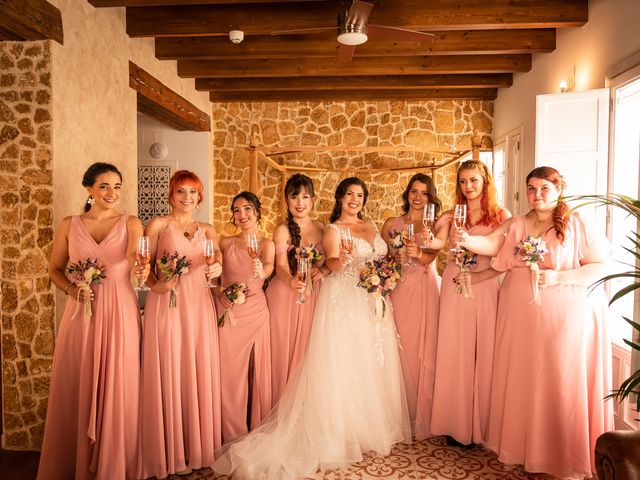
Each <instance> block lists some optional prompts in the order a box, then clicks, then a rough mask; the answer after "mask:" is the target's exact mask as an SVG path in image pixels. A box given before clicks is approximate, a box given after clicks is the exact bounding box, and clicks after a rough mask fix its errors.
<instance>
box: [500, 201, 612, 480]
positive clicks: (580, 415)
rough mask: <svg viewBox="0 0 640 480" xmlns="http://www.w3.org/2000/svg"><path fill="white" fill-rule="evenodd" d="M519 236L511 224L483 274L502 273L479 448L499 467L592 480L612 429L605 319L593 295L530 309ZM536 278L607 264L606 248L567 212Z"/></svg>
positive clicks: (582, 290) (566, 290) (578, 293)
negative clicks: (598, 451)
mask: <svg viewBox="0 0 640 480" xmlns="http://www.w3.org/2000/svg"><path fill="white" fill-rule="evenodd" d="M527 235H528V233H527V230H526V225H525V217H524V215H519V216H517V217H515V218H514V220H513V223H512V224H511V225H510V227H509V230H508V232H507V236H506V239H505V242H504V245H503V246H502V248H501V250H500V252H499V253H498V255H497V257H496V258H495V259H494V260H493V262H492V266H493V268H495V269H496V270H500V271H506V272H507V274H506V276H505V279H504V282H503V284H502V287H501V289H500V294H499V301H498V319H497V325H496V352H495V357H494V372H493V382H492V392H491V406H490V414H489V433H488V439H487V445H488V446H489V448H491V449H492V450H494V451H495V452H497V453H498V456H499V460H500V461H501V462H503V463H510V464H523V465H524V468H525V470H527V471H529V472H544V473H548V474H551V475H553V476H555V477H558V478H572V479H576V478H585V477H591V475H592V471H594V447H595V442H596V439H597V438H598V436H599V435H600V434H602V433H604V432H605V431H607V430H610V429H611V428H612V427H613V407H612V404H611V401H610V400H609V401H604V400H603V399H604V397H605V396H606V395H607V394H608V393H609V392H610V389H611V342H610V338H609V333H608V321H609V318H608V317H609V312H608V308H607V301H606V297H605V294H604V291H603V290H602V288H601V287H599V288H597V289H595V290H593V291H590V290H589V288H588V287H585V286H579V285H565V284H560V285H556V286H552V287H547V288H545V289H543V290H541V300H542V303H541V305H537V304H535V303H532V298H533V293H532V287H531V278H530V277H531V275H530V269H529V268H528V267H527V266H526V265H525V263H524V262H523V261H522V260H519V259H518V258H516V256H515V254H514V249H515V247H516V246H517V245H518V243H519V242H520V241H521V240H523V239H524V238H525V237H526V236H527ZM542 238H543V239H544V241H545V242H546V247H547V248H548V249H549V253H548V254H547V255H545V257H544V260H542V261H541V262H539V266H540V269H555V270H571V269H575V268H578V267H580V265H581V264H583V263H587V262H588V261H589V260H590V259H603V258H608V252H609V246H608V242H607V240H606V239H605V238H604V237H603V236H602V235H601V234H600V233H599V232H598V231H597V230H596V229H594V228H588V227H586V226H585V224H584V222H583V219H582V218H581V216H580V215H579V214H578V213H576V212H574V213H571V214H570V216H569V218H568V221H567V229H566V232H565V239H564V245H562V244H560V242H559V241H558V239H557V238H556V234H555V231H554V230H553V229H552V230H551V231H548V232H547V233H546V234H544V235H543V237H542Z"/></svg>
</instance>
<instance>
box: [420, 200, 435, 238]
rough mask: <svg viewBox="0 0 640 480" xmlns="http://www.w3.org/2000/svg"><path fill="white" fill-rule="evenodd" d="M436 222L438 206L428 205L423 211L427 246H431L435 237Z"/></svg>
mask: <svg viewBox="0 0 640 480" xmlns="http://www.w3.org/2000/svg"><path fill="white" fill-rule="evenodd" d="M435 221H436V206H435V205H434V204H433V203H427V204H426V205H425V206H424V209H423V210H422V225H424V228H425V231H426V234H427V241H426V242H425V245H429V243H431V241H432V240H433V237H434V236H435V234H434V232H433V227H434V223H435Z"/></svg>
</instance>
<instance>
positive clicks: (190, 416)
mask: <svg viewBox="0 0 640 480" xmlns="http://www.w3.org/2000/svg"><path fill="white" fill-rule="evenodd" d="M202 201H203V186H202V182H201V181H200V179H199V178H198V177H197V176H196V175H195V174H194V173H192V172H189V171H187V170H178V171H177V172H175V173H174V174H173V176H172V177H171V180H170V183H169V205H170V206H171V213H170V214H169V215H167V216H163V217H156V218H154V219H152V220H151V221H150V222H149V224H148V225H147V228H146V234H147V235H148V237H149V252H150V253H151V265H152V266H156V262H157V261H158V260H160V259H161V258H162V257H163V256H170V255H173V254H174V253H177V254H178V256H179V257H182V256H185V257H186V259H187V260H189V261H190V262H191V264H190V265H189V268H188V271H186V272H184V273H183V274H181V275H171V276H169V277H167V276H166V273H168V272H165V273H163V272H162V271H161V270H160V269H159V268H156V269H155V271H154V272H153V271H152V273H151V274H150V275H149V281H148V284H149V286H150V287H151V291H150V292H149V294H148V296H147V301H146V306H145V314H144V318H145V320H144V335H143V344H142V391H141V402H140V405H141V406H140V417H141V425H140V444H139V466H138V476H137V478H147V477H158V478H165V477H167V476H168V475H171V474H173V473H176V474H187V473H189V472H191V470H196V469H200V468H204V467H208V466H210V465H212V464H213V461H214V455H215V451H216V450H217V449H218V448H220V446H221V441H222V437H221V435H222V434H221V399H220V358H219V349H218V330H217V328H216V318H217V316H216V310H215V306H214V302H213V296H212V294H211V291H210V289H208V288H205V285H206V283H207V277H208V278H213V277H218V276H220V274H221V273H222V267H221V261H222V255H221V253H220V250H219V248H218V241H217V235H216V232H215V230H214V228H213V226H212V225H210V224H208V223H204V222H199V221H197V220H196V219H195V218H194V213H195V211H196V210H198V209H199V206H200V204H201V203H202ZM206 240H213V244H214V249H215V263H213V265H207V264H206V263H205V260H204V258H203V253H204V246H205V242H206ZM172 290H173V291H174V292H175V304H174V303H173V302H171V301H170V298H171V296H172V293H171V291H172Z"/></svg>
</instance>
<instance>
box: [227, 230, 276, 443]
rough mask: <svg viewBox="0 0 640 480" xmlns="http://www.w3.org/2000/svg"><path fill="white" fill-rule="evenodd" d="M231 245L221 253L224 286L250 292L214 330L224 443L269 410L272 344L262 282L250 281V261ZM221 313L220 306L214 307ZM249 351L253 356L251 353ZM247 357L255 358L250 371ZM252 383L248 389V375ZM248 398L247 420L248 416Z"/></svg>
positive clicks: (240, 249) (242, 432)
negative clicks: (243, 287)
mask: <svg viewBox="0 0 640 480" xmlns="http://www.w3.org/2000/svg"><path fill="white" fill-rule="evenodd" d="M235 242H236V238H235V237H233V238H232V240H231V245H229V247H228V248H227V249H226V251H225V252H223V269H222V285H224V286H226V285H229V284H231V283H234V282H244V283H245V284H246V285H247V287H248V288H249V294H248V295H247V297H246V301H245V303H244V304H242V305H233V307H232V309H231V312H230V313H231V317H230V318H229V319H227V320H226V321H225V323H224V325H223V326H222V327H220V328H219V329H218V331H219V336H220V368H221V372H220V378H221V385H222V438H223V441H224V443H228V442H229V441H232V440H234V439H236V438H238V437H239V436H240V435H243V434H245V433H247V431H248V428H247V423H249V425H250V426H251V428H254V427H255V426H257V425H258V424H259V423H260V422H261V420H262V419H263V418H264V417H265V416H266V415H267V414H268V413H269V411H270V410H271V343H270V340H269V335H270V333H269V308H268V307H267V299H266V297H265V295H264V292H263V291H262V284H263V280H259V279H258V280H255V279H253V272H252V270H251V259H250V258H249V254H248V252H247V250H246V249H245V248H238V247H237V246H236V243H235ZM218 311H219V312H220V314H222V312H224V307H223V306H222V305H221V304H220V303H218ZM252 352H253V353H252ZM250 357H253V368H252V369H251V365H250V363H251V362H250ZM250 370H252V374H253V382H252V385H251V389H249V373H250ZM249 400H251V418H250V419H249V421H248V422H247V412H248V406H249Z"/></svg>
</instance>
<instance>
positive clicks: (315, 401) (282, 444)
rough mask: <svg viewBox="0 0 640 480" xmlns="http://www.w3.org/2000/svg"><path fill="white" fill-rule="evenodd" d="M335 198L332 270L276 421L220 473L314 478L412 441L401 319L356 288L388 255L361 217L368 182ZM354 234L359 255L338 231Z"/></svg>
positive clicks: (238, 449) (328, 237) (258, 478)
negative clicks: (382, 311) (381, 311)
mask: <svg viewBox="0 0 640 480" xmlns="http://www.w3.org/2000/svg"><path fill="white" fill-rule="evenodd" d="M335 198H336V205H335V207H334V209H333V213H332V215H331V218H332V222H334V223H332V224H331V225H328V226H327V228H326V229H325V235H324V240H323V246H324V251H325V254H326V257H327V263H326V264H327V266H328V267H329V268H330V269H331V271H332V272H333V273H332V274H331V275H329V276H328V277H327V278H326V279H325V281H324V285H323V286H322V288H321V289H320V293H319V295H318V300H317V303H316V309H315V312H314V316H313V327H312V329H311V337H310V339H309V347H308V349H307V352H306V354H305V356H304V358H303V360H302V362H301V364H300V367H299V368H298V369H297V370H296V371H295V372H294V376H293V378H291V380H290V381H289V383H288V384H287V386H286V387H285V389H284V392H283V394H282V397H281V398H280V402H279V403H278V404H277V405H276V407H275V408H274V410H273V412H272V413H271V414H270V415H269V417H268V418H267V419H266V420H265V421H264V422H263V423H262V425H260V426H259V427H258V428H257V429H255V430H254V431H252V432H251V433H250V434H249V435H248V436H246V437H245V438H243V439H242V440H241V441H239V442H237V443H235V444H233V445H231V446H230V448H229V450H228V451H227V452H226V453H225V454H224V455H223V456H222V457H221V458H220V459H219V460H218V462H216V465H215V467H214V468H215V470H216V471H218V472H220V473H225V474H228V473H231V472H233V478H241V479H251V480H270V479H279V480H285V479H298V478H305V477H313V476H315V474H316V470H317V469H318V468H329V467H330V468H336V467H339V466H344V465H346V464H349V463H352V462H358V461H360V460H362V454H363V453H364V452H367V451H373V452H376V453H378V454H380V455H388V454H389V452H390V450H391V447H392V446H393V445H394V444H395V443H397V442H401V441H403V440H409V439H410V438H411V431H410V425H409V415H408V412H407V405H406V399H405V395H404V386H403V383H402V368H401V366H400V358H399V355H398V344H397V331H396V328H395V324H394V321H393V315H392V314H391V313H390V311H387V314H386V315H384V316H382V317H381V315H376V310H375V301H374V298H373V296H372V295H370V294H369V293H367V291H366V290H365V289H363V288H361V287H359V286H358V280H359V275H360V271H361V270H362V269H363V267H364V265H365V262H367V261H369V260H373V259H379V258H382V257H384V256H385V255H386V253H387V245H386V244H385V242H384V240H382V237H380V235H379V234H378V232H377V231H376V227H375V226H374V225H373V224H372V223H371V222H368V221H366V220H363V218H362V217H363V215H362V208H363V207H364V205H365V203H366V199H367V189H366V185H365V184H364V182H363V181H362V180H360V179H359V178H355V177H351V178H347V179H345V180H343V181H342V182H341V183H340V185H338V188H337V190H336V195H335ZM347 228H348V229H350V231H351V233H352V237H353V245H352V250H351V252H349V251H347V250H345V249H343V248H341V241H340V230H341V229H342V230H345V229H347ZM389 310H391V309H389Z"/></svg>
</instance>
